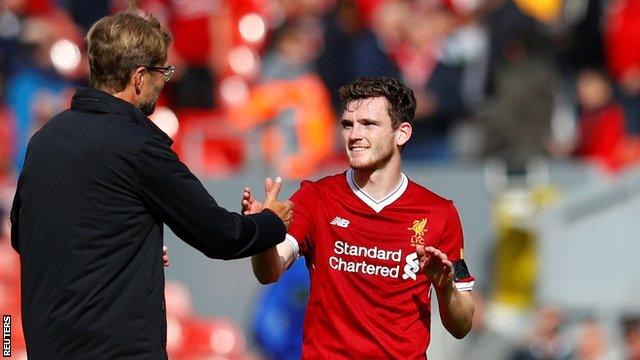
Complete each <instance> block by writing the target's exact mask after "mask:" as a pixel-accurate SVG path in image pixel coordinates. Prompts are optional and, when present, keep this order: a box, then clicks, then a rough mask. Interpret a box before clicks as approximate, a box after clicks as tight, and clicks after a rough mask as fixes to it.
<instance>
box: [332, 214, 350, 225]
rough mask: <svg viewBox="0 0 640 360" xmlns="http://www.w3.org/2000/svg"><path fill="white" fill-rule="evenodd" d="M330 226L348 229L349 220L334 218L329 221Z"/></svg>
mask: <svg viewBox="0 0 640 360" xmlns="http://www.w3.org/2000/svg"><path fill="white" fill-rule="evenodd" d="M331 225H335V226H340V227H343V228H348V227H349V220H347V219H343V218H341V217H340V216H336V217H335V218H334V219H333V220H331Z"/></svg>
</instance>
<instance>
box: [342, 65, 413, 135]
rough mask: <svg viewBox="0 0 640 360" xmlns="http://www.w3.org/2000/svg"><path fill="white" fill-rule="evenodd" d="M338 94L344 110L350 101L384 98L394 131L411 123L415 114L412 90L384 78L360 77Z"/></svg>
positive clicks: (343, 87)
mask: <svg viewBox="0 0 640 360" xmlns="http://www.w3.org/2000/svg"><path fill="white" fill-rule="evenodd" d="M339 93H340V98H341V99H342V104H343V106H344V108H345V109H346V108H347V106H348V105H349V103H351V102H352V101H356V100H362V99H368V98H374V97H384V98H386V99H387V102H388V103H389V107H388V109H387V112H388V114H389V117H390V118H391V126H392V127H393V128H394V129H397V128H398V126H400V124H401V123H403V122H408V123H410V124H411V123H413V117H414V116H415V114H416V97H415V96H414V95H413V90H411V89H409V88H408V87H406V86H405V85H403V84H402V83H400V82H399V81H398V80H395V79H390V78H386V77H377V78H365V77H360V78H358V79H357V80H356V81H354V82H352V83H349V84H346V85H344V86H342V87H341V88H340V90H339Z"/></svg>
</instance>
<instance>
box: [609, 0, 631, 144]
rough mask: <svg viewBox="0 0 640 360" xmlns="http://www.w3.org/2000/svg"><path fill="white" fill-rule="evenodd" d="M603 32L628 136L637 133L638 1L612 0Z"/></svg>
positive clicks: (610, 70)
mask: <svg viewBox="0 0 640 360" xmlns="http://www.w3.org/2000/svg"><path fill="white" fill-rule="evenodd" d="M604 32H605V34H604V39H605V51H606V53H605V55H606V58H607V64H608V67H609V72H610V74H611V76H612V77H613V79H614V81H615V83H616V85H617V86H618V90H619V94H618V95H619V96H620V100H621V102H622V106H623V107H624V110H625V115H626V119H627V127H628V129H629V133H631V134H640V1H637V0H611V1H610V5H609V16H607V17H606V18H605V25H604Z"/></svg>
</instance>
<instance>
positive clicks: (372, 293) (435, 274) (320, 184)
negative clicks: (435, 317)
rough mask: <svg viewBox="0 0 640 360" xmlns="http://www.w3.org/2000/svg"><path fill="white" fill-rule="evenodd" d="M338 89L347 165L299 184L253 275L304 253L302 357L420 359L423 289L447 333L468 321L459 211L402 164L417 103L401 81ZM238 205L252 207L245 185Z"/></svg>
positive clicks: (458, 331)
mask: <svg viewBox="0 0 640 360" xmlns="http://www.w3.org/2000/svg"><path fill="white" fill-rule="evenodd" d="M340 96H341V98H342V101H343V103H344V108H345V110H344V113H343V115H342V120H341V125H342V129H343V130H342V135H343V137H344V141H345V146H346V151H347V155H348V156H349V165H350V167H351V169H349V170H347V171H346V172H344V173H341V174H337V175H334V176H329V177H326V178H323V179H321V180H319V181H316V182H311V181H303V182H302V184H301V186H300V189H299V190H298V191H297V192H296V193H295V194H294V195H293V196H292V198H291V200H292V201H293V202H294V204H295V209H296V211H295V212H294V215H293V222H292V224H291V227H290V228H289V230H288V234H287V238H286V241H284V242H282V243H280V244H279V245H277V246H275V247H273V248H271V249H269V250H267V251H265V252H263V253H261V254H259V255H255V256H253V257H252V263H253V271H254V274H255V275H256V277H257V278H258V280H259V281H260V282H261V283H263V284H266V283H270V282H274V281H276V280H278V278H279V277H280V275H281V274H282V272H283V271H284V270H286V269H287V268H288V267H289V266H290V265H291V263H292V262H293V261H294V260H295V259H296V258H297V257H298V256H299V255H303V256H304V257H305V259H306V262H307V267H308V268H309V273H310V277H311V293H310V298H309V303H308V305H307V312H306V316H305V319H304V340H303V346H302V357H303V358H305V359H310V358H331V359H371V358H376V359H377V358H395V359H424V358H425V357H426V350H427V346H428V345H429V339H430V333H429V326H430V322H431V321H430V317H431V316H430V315H431V309H430V286H431V285H433V287H434V289H435V294H436V296H437V298H438V307H439V311H440V316H441V318H442V323H443V325H444V326H445V328H446V329H447V330H448V331H449V332H450V333H451V334H452V335H453V336H455V337H456V338H462V337H464V336H465V335H466V334H467V333H468V332H469V330H470V329H471V323H472V317H473V310H474V303H473V300H472V298H471V294H470V292H469V291H470V290H471V289H472V288H473V283H474V278H473V277H472V276H471V275H469V272H468V270H467V267H466V265H465V263H464V260H463V240H462V228H461V225H460V220H459V218H458V213H457V211H456V209H455V207H454V205H453V203H452V202H451V201H450V200H447V199H444V198H442V197H440V196H438V195H436V194H434V193H433V192H431V191H429V190H427V189H426V188H424V187H422V186H420V185H418V184H416V183H414V182H412V181H410V180H409V179H408V178H407V177H406V176H405V175H404V174H403V173H402V172H401V151H402V148H403V146H404V145H405V144H406V143H407V141H408V140H409V138H410V137H411V122H412V120H413V117H414V113H415V106H416V105H415V104H416V103H415V97H414V95H413V92H412V91H411V90H410V89H408V88H407V87H405V86H404V85H402V84H400V83H399V82H398V81H396V80H392V79H387V78H375V79H366V78H360V79H358V80H356V81H355V82H354V83H351V84H348V85H345V86H343V87H342V88H341V89H340ZM271 186H273V183H272V182H271V181H270V180H268V179H267V181H266V182H265V187H266V188H267V190H268V189H269V188H271ZM242 207H243V211H244V212H245V213H252V212H255V211H259V209H260V208H261V204H260V203H258V202H257V201H255V199H253V197H252V195H251V191H250V189H248V188H247V189H245V193H244V194H243V200H242Z"/></svg>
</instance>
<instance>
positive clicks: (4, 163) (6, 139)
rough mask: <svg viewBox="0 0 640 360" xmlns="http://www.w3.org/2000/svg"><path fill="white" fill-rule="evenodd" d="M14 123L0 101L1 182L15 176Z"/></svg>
mask: <svg viewBox="0 0 640 360" xmlns="http://www.w3.org/2000/svg"><path fill="white" fill-rule="evenodd" d="M14 124H15V122H14V121H13V119H11V114H10V113H9V110H8V109H7V108H6V107H5V106H3V105H2V103H0V183H1V182H2V179H4V178H5V177H9V176H13V160H14V155H13V152H14V150H15V145H14V141H15V136H16V135H15V129H14ZM1 206H2V204H0V207H1Z"/></svg>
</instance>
